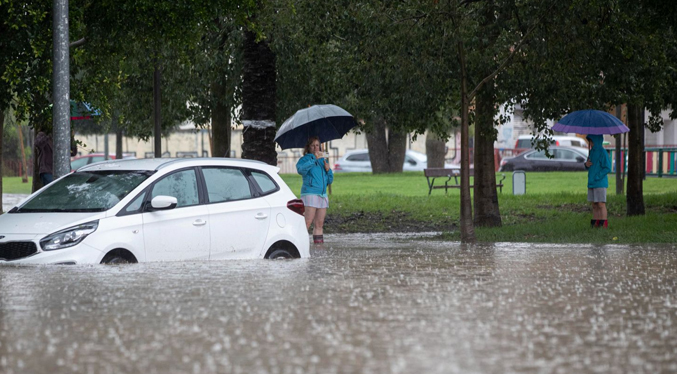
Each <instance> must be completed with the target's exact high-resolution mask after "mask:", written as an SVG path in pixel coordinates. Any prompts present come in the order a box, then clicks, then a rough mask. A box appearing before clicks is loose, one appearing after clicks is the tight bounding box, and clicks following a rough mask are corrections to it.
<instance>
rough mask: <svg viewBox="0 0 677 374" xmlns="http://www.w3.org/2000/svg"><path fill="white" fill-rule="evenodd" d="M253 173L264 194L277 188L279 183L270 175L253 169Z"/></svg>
mask: <svg viewBox="0 0 677 374" xmlns="http://www.w3.org/2000/svg"><path fill="white" fill-rule="evenodd" d="M251 174H252V177H254V180H255V181H256V184H258V185H259V188H261V192H262V193H263V194H264V195H265V194H269V193H271V192H273V191H276V190H277V188H278V187H277V184H275V181H273V179H272V178H271V177H270V175H268V174H265V173H261V172H258V171H252V172H251Z"/></svg>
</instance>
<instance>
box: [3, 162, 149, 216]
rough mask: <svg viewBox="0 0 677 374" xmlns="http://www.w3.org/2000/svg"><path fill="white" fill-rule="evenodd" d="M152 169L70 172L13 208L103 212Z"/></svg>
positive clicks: (134, 186) (38, 210)
mask: <svg viewBox="0 0 677 374" xmlns="http://www.w3.org/2000/svg"><path fill="white" fill-rule="evenodd" d="M152 173H153V172H152V171H146V170H143V171H136V170H133V171H130V170H127V171H88V172H79V173H73V174H70V175H68V176H66V177H65V178H62V179H60V180H58V181H55V182H53V183H52V184H50V185H49V186H48V187H47V188H46V189H45V190H44V191H42V192H40V194H39V195H37V196H35V197H34V198H33V199H31V200H30V201H28V202H27V203H26V204H25V205H23V206H22V207H21V208H19V209H17V210H15V211H14V212H15V213H33V212H103V211H106V210H108V209H110V208H112V207H113V206H115V204H117V203H118V202H119V201H120V200H122V199H123V198H124V197H125V196H127V194H129V193H130V192H131V191H132V190H133V189H134V188H136V187H137V186H138V185H139V184H141V182H143V181H144V180H146V178H148V177H149V176H150V175H151V174H152Z"/></svg>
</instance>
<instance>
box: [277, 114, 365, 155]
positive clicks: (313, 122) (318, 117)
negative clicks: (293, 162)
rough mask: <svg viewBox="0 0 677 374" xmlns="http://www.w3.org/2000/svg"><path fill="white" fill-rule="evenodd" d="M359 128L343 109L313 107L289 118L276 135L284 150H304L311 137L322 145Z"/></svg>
mask: <svg viewBox="0 0 677 374" xmlns="http://www.w3.org/2000/svg"><path fill="white" fill-rule="evenodd" d="M355 126H357V121H355V118H354V117H353V116H352V115H351V114H350V113H348V112H347V111H345V110H344V109H343V108H341V107H338V106H336V105H332V104H326V105H313V106H311V107H308V108H305V109H301V110H299V111H297V112H296V113H294V115H293V116H291V117H289V118H287V120H286V121H284V123H283V124H282V126H280V129H279V130H278V131H277V134H276V135H275V141H276V142H277V143H278V144H279V145H280V148H282V149H288V148H303V147H305V145H306V142H307V141H308V138H310V137H311V136H317V137H318V138H320V143H324V142H328V141H330V140H334V139H340V138H342V137H343V135H345V134H346V133H347V132H348V131H350V129H352V128H353V127H355Z"/></svg>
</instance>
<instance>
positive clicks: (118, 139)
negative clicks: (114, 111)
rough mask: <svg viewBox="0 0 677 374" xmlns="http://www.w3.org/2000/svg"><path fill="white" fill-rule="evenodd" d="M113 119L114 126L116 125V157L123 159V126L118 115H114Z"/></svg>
mask: <svg viewBox="0 0 677 374" xmlns="http://www.w3.org/2000/svg"><path fill="white" fill-rule="evenodd" d="M112 120H113V126H115V159H116V160H122V127H121V126H120V123H119V122H118V118H117V116H115V115H113V118H112Z"/></svg>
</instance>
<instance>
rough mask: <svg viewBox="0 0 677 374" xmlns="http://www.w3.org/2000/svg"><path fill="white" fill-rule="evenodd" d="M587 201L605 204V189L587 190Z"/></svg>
mask: <svg viewBox="0 0 677 374" xmlns="http://www.w3.org/2000/svg"><path fill="white" fill-rule="evenodd" d="M588 201H590V202H593V203H606V188H588Z"/></svg>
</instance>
